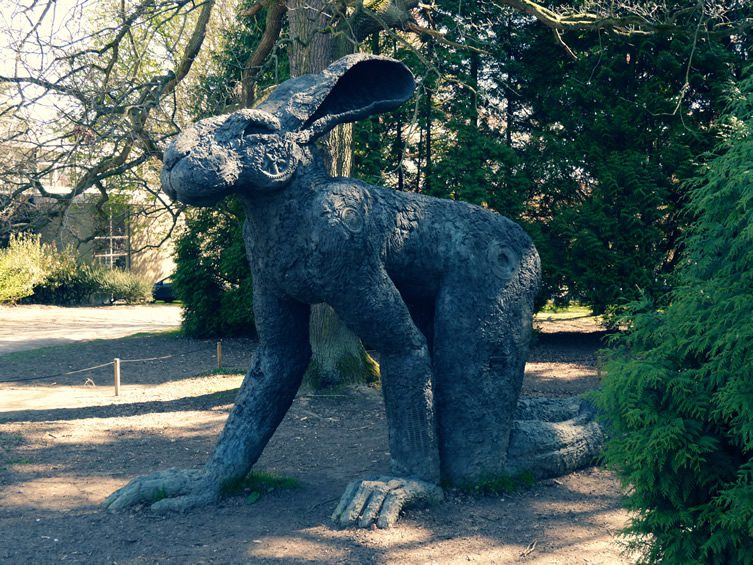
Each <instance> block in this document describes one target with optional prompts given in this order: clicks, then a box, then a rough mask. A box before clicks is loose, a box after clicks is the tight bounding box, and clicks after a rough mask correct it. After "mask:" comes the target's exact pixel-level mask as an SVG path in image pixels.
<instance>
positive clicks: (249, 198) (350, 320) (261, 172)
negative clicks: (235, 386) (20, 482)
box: [106, 55, 589, 527]
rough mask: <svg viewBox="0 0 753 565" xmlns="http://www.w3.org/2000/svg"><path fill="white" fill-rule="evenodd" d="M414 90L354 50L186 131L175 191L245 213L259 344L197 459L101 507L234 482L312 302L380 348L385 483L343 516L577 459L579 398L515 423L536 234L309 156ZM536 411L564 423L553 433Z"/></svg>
mask: <svg viewBox="0 0 753 565" xmlns="http://www.w3.org/2000/svg"><path fill="white" fill-rule="evenodd" d="M414 88H415V84H414V79H413V76H412V74H411V72H410V71H409V70H408V69H407V67H405V65H403V64H402V63H400V62H398V61H395V60H392V59H388V58H385V57H375V56H369V55H351V56H347V57H345V58H343V59H340V60H339V61H337V62H335V63H333V64H332V65H331V66H330V67H329V68H327V69H326V70H325V71H324V72H323V73H321V74H318V75H306V76H302V77H299V78H294V79H291V80H288V81H287V82H285V83H283V84H281V85H280V86H278V87H277V89H276V90H275V91H274V92H273V93H272V94H271V95H270V96H269V98H267V100H266V101H264V102H263V103H262V104H260V105H259V106H258V107H257V108H254V109H246V110H240V111H238V112H235V113H233V114H230V115H225V116H218V117H213V118H209V119H205V120H201V121H199V122H197V123H196V124H195V125H194V126H193V127H192V128H190V129H188V130H187V131H185V132H183V133H181V134H180V135H179V136H178V137H177V138H176V139H175V141H174V142H173V143H172V144H171V145H170V146H169V147H168V149H167V151H166V152H165V156H164V168H163V172H162V184H163V189H164V190H165V192H167V193H168V194H169V195H170V196H171V197H172V198H174V199H178V200H180V201H182V202H186V203H188V204H194V205H199V206H209V205H212V204H213V203H215V202H217V201H218V200H219V199H221V198H222V197H224V196H225V195H228V194H234V195H236V196H237V197H238V198H239V199H240V201H241V202H242V203H243V206H244V209H245V212H246V216H247V221H246V224H245V228H244V237H245V242H246V246H247V250H248V258H249V261H250V264H251V270H252V273H253V280H254V296H253V304H254V314H255V318H256V324H257V330H258V334H259V340H260V343H259V348H258V350H257V353H256V357H255V359H254V361H253V363H252V366H251V367H250V369H249V371H248V374H247V376H246V378H245V380H244V382H243V385H242V387H241V390H240V393H239V394H238V397H237V400H236V404H235V407H234V408H233V410H232V412H231V414H230V416H229V418H228V420H227V423H226V425H225V429H224V431H223V433H222V435H221V437H220V438H219V441H218V443H217V446H216V448H215V451H214V454H213V455H212V456H211V458H210V460H209V461H208V462H207V463H206V465H205V466H204V467H203V468H201V469H195V470H176V469H171V470H167V471H163V472H160V473H156V474H154V475H150V476H147V477H142V478H138V479H135V480H134V481H132V482H131V483H129V484H128V485H126V486H125V487H123V488H122V489H120V490H119V491H117V492H116V493H114V494H113V495H111V496H110V498H108V500H107V503H106V504H107V505H108V506H109V507H110V508H113V509H117V508H122V507H125V506H129V505H132V504H137V503H151V502H154V501H155V500H156V502H154V504H152V507H153V508H154V509H157V510H160V509H186V508H189V507H192V506H195V505H200V504H206V503H209V502H211V501H214V500H216V499H218V498H219V496H220V494H221V492H222V490H223V485H226V484H229V483H232V482H234V481H237V480H239V479H241V478H243V477H244V476H245V475H246V474H247V473H248V472H249V470H250V469H251V467H252V465H253V464H254V463H255V462H256V460H257V459H258V457H259V456H260V454H261V452H262V450H263V449H264V447H265V445H266V444H267V442H268V440H269V438H270V437H271V436H272V434H273V433H274V431H275V429H276V428H277V426H278V424H279V423H280V421H281V420H282V418H283V416H284V415H285V413H286V411H287V410H288V408H289V407H290V405H291V403H292V401H293V398H294V396H295V394H296V392H297V390H298V388H299V386H300V383H301V378H302V376H303V374H304V371H305V370H306V367H307V365H308V362H309V358H310V354H311V351H310V346H309V335H308V328H309V322H308V318H309V309H310V306H309V305H311V304H316V303H322V302H325V303H327V304H329V305H330V306H332V307H333V308H334V310H335V311H336V312H337V314H338V316H339V317H340V318H341V319H342V320H343V321H344V322H345V324H347V325H348V326H349V327H350V329H352V330H353V331H354V332H355V333H356V334H357V335H358V336H359V337H361V338H362V339H363V340H364V341H365V342H367V343H368V344H369V346H370V347H372V348H374V349H375V350H377V351H378V352H379V355H380V365H381V378H382V389H383V393H384V400H385V405H386V412H387V421H388V425H389V447H390V453H391V457H392V470H391V475H390V476H386V477H380V478H372V479H366V480H356V481H353V482H352V483H351V484H350V485H349V486H348V488H347V490H346V492H345V494H344V495H343V497H342V499H341V502H340V504H339V505H338V507H337V509H336V510H335V514H334V516H333V517H334V519H335V520H336V521H337V522H338V523H340V524H342V525H352V524H358V525H360V526H362V527H365V526H369V525H371V524H373V523H376V524H377V525H378V526H380V527H387V526H389V525H391V524H393V523H394V522H395V521H396V520H397V517H398V514H399V512H400V510H401V509H402V508H404V507H406V506H408V505H409V504H412V503H416V502H427V501H433V500H438V499H441V497H442V490H441V488H440V487H439V486H438V483H439V482H440V479H441V480H442V481H444V482H446V483H448V484H456V485H457V484H472V483H474V482H476V481H480V480H485V479H489V478H494V477H498V476H500V475H502V474H504V473H510V472H518V471H522V470H524V469H531V470H533V471H534V473H536V474H537V475H539V476H542V475H546V474H550V475H551V474H554V473H557V472H560V471H562V470H565V469H566V468H569V467H572V466H573V465H574V464H578V463H580V462H581V460H582V459H583V456H582V454H583V452H584V447H583V445H581V444H580V443H579V444H578V445H576V446H575V447H574V448H573V446H572V445H568V446H567V449H570V450H571V451H573V449H574V451H573V453H574V454H575V455H572V454H570V455H568V454H567V453H565V454H564V455H563V454H562V445H560V441H561V438H562V437H563V434H565V435H567V431H568V430H570V429H571V428H573V426H576V427H577V424H578V423H579V422H580V420H579V418H580V419H581V420H583V419H584V418H585V419H586V420H588V419H589V414H588V413H587V412H588V411H586V413H583V410H582V408H581V406H580V403H579V402H576V403H574V404H573V403H571V404H567V405H559V404H557V405H556V406H554V408H552V406H553V405H552V404H551V403H549V404H547V403H546V402H543V403H541V402H539V403H537V402H534V401H531V402H529V403H528V405H526V406H523V407H522V408H521V409H519V420H518V421H516V422H514V421H513V416H514V413H515V411H516V406H517V402H518V397H519V394H520V388H521V382H522V379H523V368H524V364H525V359H526V353H527V347H528V342H529V338H530V334H531V320H532V314H533V312H532V308H533V299H534V295H535V294H536V292H537V289H538V285H539V271H540V265H539V257H538V254H537V253H536V249H535V248H534V246H533V244H532V242H531V240H530V238H529V237H528V236H527V235H526V234H525V233H524V231H523V230H522V229H521V228H520V227H519V226H518V225H516V224H515V223H513V222H512V221H510V220H508V219H507V218H504V217H502V216H500V215H499V214H496V213H493V212H491V211H488V210H485V209H482V208H480V207H478V206H472V205H469V204H464V203H460V202H453V201H447V200H440V199H435V198H430V197H426V196H423V195H421V194H413V193H401V192H396V191H393V190H388V189H385V188H379V187H375V186H371V185H368V184H366V183H363V182H360V181H358V180H355V179H351V178H332V177H331V176H330V175H329V174H328V173H327V169H326V167H325V165H324V163H323V159H322V157H321V155H320V153H319V150H318V149H317V148H316V147H315V145H314V142H315V141H316V140H317V138H319V137H320V136H322V135H323V134H325V133H327V132H328V131H329V130H331V129H332V128H333V127H335V126H336V125H337V124H340V123H344V122H351V121H355V120H359V119H361V118H364V117H366V116H369V115H371V114H374V113H377V112H382V111H385V110H389V109H392V108H395V107H397V106H398V105H400V104H402V103H403V102H405V101H406V100H408V99H409V98H410V97H411V96H412V94H413V90H414ZM555 404H556V403H555ZM526 414H527V416H526ZM541 414H545V416H548V417H545V418H544V419H545V420H569V422H564V424H562V425H561V426H560V427H562V426H564V428H562V429H553V428H552V427H551V426H557V425H560V424H551V425H549V424H547V422H542V421H541V419H542V418H541ZM521 418H522V419H521ZM526 422H529V424H526ZM568 426H569V427H568ZM565 428H566V429H565ZM511 436H512V437H513V445H511ZM516 438H517V439H516ZM576 443H578V442H576ZM581 443H582V442H581ZM576 460H577V461H576ZM157 499H160V500H157Z"/></svg>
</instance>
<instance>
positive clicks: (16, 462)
mask: <svg viewBox="0 0 753 565" xmlns="http://www.w3.org/2000/svg"><path fill="white" fill-rule="evenodd" d="M33 463H34V462H33V461H32V460H31V459H25V458H22V459H11V460H9V461H6V462H5V464H6V465H32V464H33Z"/></svg>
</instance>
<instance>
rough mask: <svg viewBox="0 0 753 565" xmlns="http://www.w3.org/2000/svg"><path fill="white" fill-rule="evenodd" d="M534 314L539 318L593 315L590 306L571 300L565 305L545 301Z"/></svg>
mask: <svg viewBox="0 0 753 565" xmlns="http://www.w3.org/2000/svg"><path fill="white" fill-rule="evenodd" d="M536 315H537V316H538V317H541V318H552V319H563V320H564V319H567V318H581V317H585V316H593V310H592V309H591V307H590V306H584V305H582V304H578V303H577V302H573V303H571V304H568V305H567V306H557V305H555V304H554V303H553V302H551V301H549V302H547V303H546V304H545V305H544V307H543V308H542V309H541V310H539V311H538V312H537V313H536Z"/></svg>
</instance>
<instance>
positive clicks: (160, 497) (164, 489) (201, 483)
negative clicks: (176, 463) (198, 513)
mask: <svg viewBox="0 0 753 565" xmlns="http://www.w3.org/2000/svg"><path fill="white" fill-rule="evenodd" d="M219 498H220V491H219V489H218V488H217V486H216V485H214V484H212V482H211V481H210V480H209V479H208V477H207V475H206V473H205V472H204V471H203V470H201V469H166V470H164V471H159V472H157V473H152V474H151V475H145V476H143V477H137V478H135V479H133V480H132V481H131V482H129V483H128V484H127V485H126V486H124V487H122V488H120V489H118V490H116V491H115V492H114V493H112V494H111V495H110V496H108V497H107V499H106V500H105V502H104V507H105V508H107V509H108V510H111V511H117V510H122V509H124V508H128V507H131V506H136V505H139V504H148V505H149V506H150V508H151V509H152V510H154V511H156V512H167V511H177V512H183V511H185V510H188V509H190V508H194V507H196V506H206V505H207V504H211V503H213V502H216V501H217V500H219Z"/></svg>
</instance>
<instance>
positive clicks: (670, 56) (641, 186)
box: [354, 1, 748, 312]
mask: <svg viewBox="0 0 753 565" xmlns="http://www.w3.org/2000/svg"><path fill="white" fill-rule="evenodd" d="M431 18H432V21H433V23H432V24H431V25H434V27H435V28H436V29H442V30H443V34H444V35H445V36H446V37H447V38H448V39H449V40H451V41H453V42H456V43H458V44H465V45H468V46H470V47H479V48H482V49H483V50H484V53H478V52H474V51H470V50H463V49H459V48H456V47H454V46H450V45H447V44H444V43H441V42H436V41H433V40H429V41H427V42H426V43H425V44H424V45H423V47H422V50H421V54H422V57H423V58H422V59H419V58H418V57H416V56H415V54H412V53H410V52H407V51H405V50H401V49H397V50H396V49H395V48H394V46H393V45H392V43H391V42H390V43H388V44H385V43H382V44H380V45H379V46H380V48H381V49H382V50H383V51H384V52H385V53H386V54H390V55H393V56H397V57H398V58H401V59H404V60H406V62H407V63H408V64H409V65H410V66H411V68H412V69H413V70H414V72H415V73H416V75H417V76H418V77H419V89H418V92H417V99H416V101H415V105H410V106H406V107H404V108H401V109H400V110H398V111H397V112H393V113H392V114H388V115H383V116H379V117H376V118H374V119H372V120H370V121H368V122H364V123H362V124H358V125H357V126H356V136H355V139H356V143H355V159H354V171H355V174H356V175H357V176H360V177H361V178H364V179H365V180H368V181H370V182H376V183H380V184H385V185H387V186H391V187H393V188H400V189H403V190H414V191H419V192H425V193H427V194H431V195H434V196H439V197H444V198H453V199H458V200H464V201H467V202H472V203H475V204H480V205H483V206H488V207H489V208H492V209H494V210H496V211H498V212H500V213H502V214H504V215H506V216H508V217H511V218H512V219H514V220H516V221H518V222H520V223H521V224H523V225H524V227H525V228H526V230H527V231H528V232H529V233H530V234H531V235H532V236H533V238H534V240H535V242H536V245H537V248H538V250H539V253H540V255H541V256H542V264H543V268H544V278H545V281H544V282H545V294H544V295H543V296H542V298H543V299H547V298H552V299H554V301H555V302H557V303H558V304H566V303H568V302H569V301H571V300H576V301H578V302H580V303H582V304H588V305H590V306H592V308H593V309H594V310H595V311H596V312H603V311H605V310H609V309H611V308H612V307H614V306H616V305H621V304H623V303H624V302H625V301H627V300H631V299H635V298H636V297H637V296H639V295H640V294H641V293H644V294H648V295H649V296H652V297H654V298H659V297H661V296H663V295H665V294H666V292H667V290H668V288H669V283H670V279H669V276H668V275H669V273H670V272H671V271H672V269H673V268H674V266H675V264H676V262H677V260H678V258H679V257H680V256H681V245H680V241H681V235H682V232H683V230H684V229H685V226H686V222H687V217H686V216H684V203H685V189H684V188H683V187H682V184H681V180H682V179H687V178H689V177H691V176H693V175H694V174H695V172H694V160H695V157H696V156H697V155H699V154H701V153H703V152H705V151H708V150H709V149H711V147H712V145H713V143H714V127H715V126H714V124H715V119H716V117H717V114H716V108H718V107H719V101H720V99H721V96H722V93H723V88H722V86H723V85H724V84H726V82H727V81H728V80H729V79H730V78H732V77H733V76H735V75H736V73H739V71H740V67H741V65H742V64H743V61H744V60H745V57H746V53H747V52H748V51H747V49H748V47H746V45H745V44H744V41H743V40H741V39H738V40H737V42H736V43H734V44H733V43H729V42H728V41H726V40H722V39H719V38H714V37H709V36H705V35H704V36H702V37H698V38H694V37H693V35H692V34H677V35H674V36H668V35H662V34H657V35H653V36H638V37H631V38H625V37H622V36H617V35H613V34H597V33H591V32H587V33H578V34H568V35H567V37H566V38H565V39H566V40H567V42H568V44H569V45H570V46H571V47H572V48H573V49H574V50H575V51H576V53H577V54H578V60H577V61H573V60H571V59H570V58H568V57H567V55H566V54H565V52H564V51H563V49H562V47H561V46H560V45H558V44H557V43H556V42H555V41H554V40H553V38H552V34H551V31H550V30H548V29H545V28H543V27H542V26H540V25H539V24H537V23H535V22H532V21H531V20H530V19H528V18H526V17H523V16H521V15H520V14H516V13H514V12H510V11H505V10H502V9H500V8H498V7H495V6H493V5H488V3H481V4H480V5H479V4H472V3H466V4H463V5H462V7H459V5H458V4H457V3H450V2H443V1H440V2H437V3H435V10H433V11H432V15H431ZM427 25H429V24H427ZM424 61H429V62H430V63H431V66H427V65H426V64H425V63H424ZM686 78H687V81H688V84H687V86H685V81H686ZM681 93H682V96H681ZM429 139H431V147H430V148H429V147H428V141H427V140H429ZM429 155H430V156H431V158H430V159H429Z"/></svg>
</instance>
